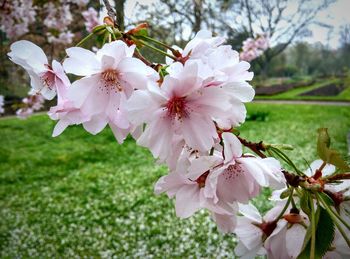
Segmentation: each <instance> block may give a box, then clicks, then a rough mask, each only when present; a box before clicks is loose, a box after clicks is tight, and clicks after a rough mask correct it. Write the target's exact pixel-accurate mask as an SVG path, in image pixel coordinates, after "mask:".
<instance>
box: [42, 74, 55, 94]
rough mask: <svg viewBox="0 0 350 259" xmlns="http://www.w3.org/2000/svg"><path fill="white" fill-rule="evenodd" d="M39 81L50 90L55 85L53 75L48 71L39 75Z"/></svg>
mask: <svg viewBox="0 0 350 259" xmlns="http://www.w3.org/2000/svg"><path fill="white" fill-rule="evenodd" d="M40 81H41V83H42V84H43V85H44V86H45V87H47V88H49V89H50V90H52V88H53V86H54V85H55V74H54V73H52V72H51V71H50V70H48V71H46V72H44V73H42V74H41V75H40Z"/></svg>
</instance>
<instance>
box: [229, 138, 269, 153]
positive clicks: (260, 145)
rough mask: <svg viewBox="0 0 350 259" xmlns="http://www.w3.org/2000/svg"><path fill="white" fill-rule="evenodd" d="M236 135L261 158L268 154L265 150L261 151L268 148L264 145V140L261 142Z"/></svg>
mask: <svg viewBox="0 0 350 259" xmlns="http://www.w3.org/2000/svg"><path fill="white" fill-rule="evenodd" d="M236 137H237V138H238V139H239V141H240V142H241V143H242V145H243V146H246V147H247V148H249V149H250V150H252V151H253V152H254V153H256V154H257V155H258V156H260V157H261V158H266V155H265V154H264V153H263V152H261V151H266V148H265V147H264V144H263V142H262V141H260V142H259V143H254V142H251V141H249V140H246V139H244V138H241V137H240V136H236Z"/></svg>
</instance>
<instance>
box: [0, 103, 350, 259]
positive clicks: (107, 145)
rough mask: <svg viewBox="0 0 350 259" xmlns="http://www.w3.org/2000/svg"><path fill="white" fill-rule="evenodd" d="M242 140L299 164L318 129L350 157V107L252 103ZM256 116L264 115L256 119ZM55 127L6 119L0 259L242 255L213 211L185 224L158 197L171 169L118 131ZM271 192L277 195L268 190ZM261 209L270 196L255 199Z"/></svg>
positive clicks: (0, 159)
mask: <svg viewBox="0 0 350 259" xmlns="http://www.w3.org/2000/svg"><path fill="white" fill-rule="evenodd" d="M248 111H249V114H253V115H254V114H257V113H262V114H265V115H264V116H265V117H263V118H262V119H261V120H257V121H248V122H246V123H245V124H244V126H243V127H242V128H241V135H242V136H243V137H247V138H249V139H251V140H254V141H259V140H262V139H264V140H266V141H267V142H270V143H289V144H292V145H294V146H296V147H298V149H296V150H294V151H291V152H290V155H291V157H293V158H294V159H295V161H296V163H297V165H298V166H300V167H303V164H304V161H303V158H305V159H307V160H309V161H312V160H313V159H315V158H316V152H315V140H316V129H317V128H318V127H328V128H329V129H330V130H329V132H330V134H331V136H332V137H333V142H332V145H333V147H335V148H337V149H339V150H340V151H341V153H342V154H343V155H346V152H347V148H346V134H347V132H348V130H349V128H350V121H349V117H350V110H349V108H347V107H332V106H330V107H322V106H309V105H299V106H293V105H264V104H251V105H249V106H248ZM252 117H254V116H252ZM53 126H54V122H52V121H50V120H49V119H48V118H47V117H45V116H43V115H40V116H34V117H32V118H30V119H28V120H26V121H21V120H17V119H16V118H5V119H1V120H0V136H1V137H0V197H1V198H0V218H1V220H0V257H5V258H7V257H8V258H15V257H37V258H52V257H63V258H71V257H112V256H113V255H114V256H117V257H118V258H124V257H133V258H134V257H146V256H149V257H150V256H152V255H153V256H154V257H159V258H160V257H162V258H164V257H171V258H173V257H189V256H192V257H209V258H216V257H232V255H233V247H234V244H235V240H234V238H233V237H232V236H230V235H226V236H224V235H221V234H219V233H218V232H217V230H216V227H215V224H214V223H213V222H212V221H211V219H210V217H209V216H208V214H207V213H206V212H204V211H203V212H200V213H197V214H196V215H195V216H194V217H191V218H190V219H187V220H180V219H178V218H176V216H175V213H174V206H173V201H171V200H169V199H168V198H167V197H166V196H165V195H162V196H155V195H154V194H153V184H154V183H155V181H156V180H157V179H158V178H159V177H160V176H161V175H164V174H165V173H166V168H165V167H163V166H159V165H156V164H155V163H154V159H153V158H152V157H151V155H150V153H149V152H148V151H147V150H146V149H144V148H140V147H137V146H136V145H135V142H134V141H133V140H131V139H128V140H127V141H126V142H125V143H124V144H123V145H122V146H120V145H118V144H117V143H116V141H115V140H114V137H113V135H112V133H111V131H110V130H105V131H104V132H102V133H101V134H99V135H97V136H91V135H89V134H88V133H86V132H85V131H84V130H83V129H82V128H81V127H71V128H69V129H68V130H66V132H64V134H63V135H62V136H60V137H58V138H51V137H50V134H51V131H52V129H53ZM265 193H269V190H265ZM255 204H257V205H258V206H259V207H260V209H261V210H266V209H267V208H269V207H270V206H271V204H270V203H269V202H268V201H267V199H266V196H261V197H260V198H258V199H256V200H255Z"/></svg>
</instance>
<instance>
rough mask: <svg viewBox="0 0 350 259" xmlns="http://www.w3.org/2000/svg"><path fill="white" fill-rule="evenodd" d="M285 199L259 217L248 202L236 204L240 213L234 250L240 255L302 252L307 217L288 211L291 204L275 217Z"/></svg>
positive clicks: (273, 255) (274, 255)
mask: <svg viewBox="0 0 350 259" xmlns="http://www.w3.org/2000/svg"><path fill="white" fill-rule="evenodd" d="M285 202H286V201H282V202H278V203H277V204H276V206H275V207H274V208H272V209H271V210H270V211H268V212H267V213H266V214H265V216H264V217H263V218H262V217H261V215H260V213H259V211H258V210H257V209H256V208H255V207H254V206H253V205H251V204H248V205H243V204H240V205H239V212H240V213H241V214H242V216H239V217H238V218H237V226H236V229H235V230H234V232H235V233H236V235H237V237H238V239H239V243H238V245H237V246H236V248H235V254H236V255H237V256H239V257H241V258H255V256H256V254H258V255H264V254H267V255H268V258H297V256H298V255H299V254H300V252H301V248H302V245H303V241H304V237H305V234H306V226H307V224H308V220H307V218H306V217H305V215H303V214H297V213H291V212H289V210H290V206H289V207H288V208H287V210H286V212H285V213H284V215H283V216H282V218H280V219H279V220H278V221H276V219H277V217H278V215H279V214H280V212H281V211H282V209H283V207H284V206H285Z"/></svg>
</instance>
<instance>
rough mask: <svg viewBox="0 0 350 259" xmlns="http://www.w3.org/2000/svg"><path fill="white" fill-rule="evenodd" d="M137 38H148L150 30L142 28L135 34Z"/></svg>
mask: <svg viewBox="0 0 350 259" xmlns="http://www.w3.org/2000/svg"><path fill="white" fill-rule="evenodd" d="M134 35H135V36H146V37H147V36H148V30H147V28H142V29H140V30H138V31H137V32H136V33H134Z"/></svg>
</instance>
